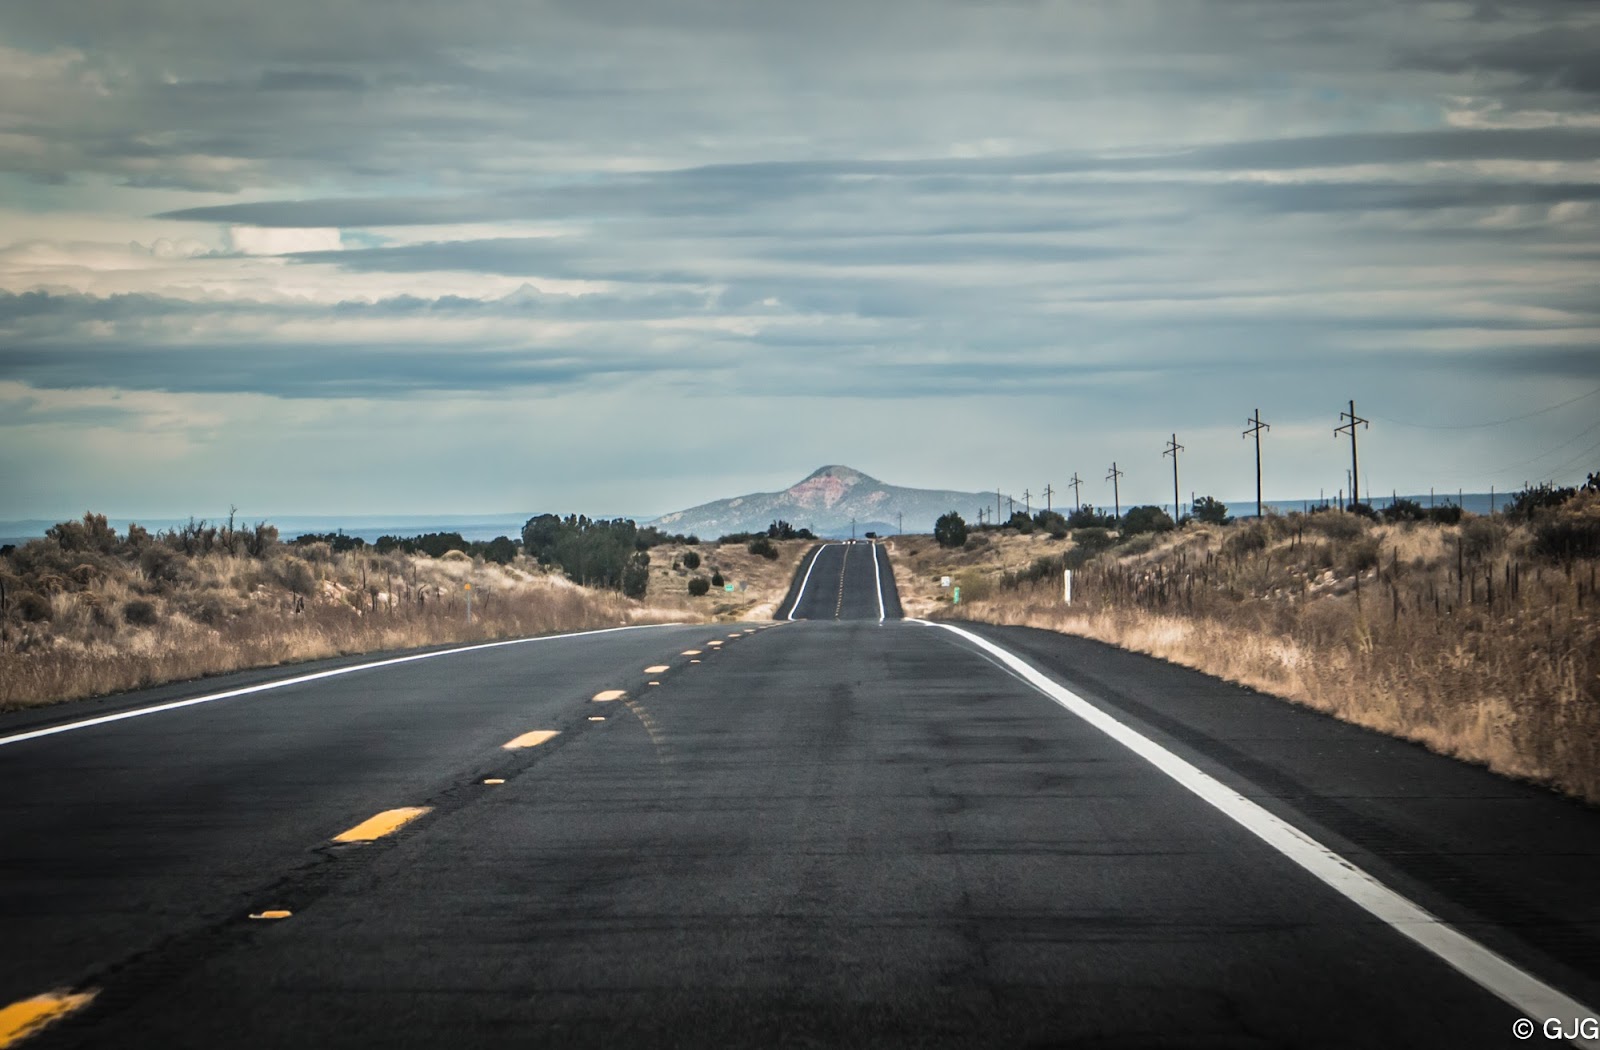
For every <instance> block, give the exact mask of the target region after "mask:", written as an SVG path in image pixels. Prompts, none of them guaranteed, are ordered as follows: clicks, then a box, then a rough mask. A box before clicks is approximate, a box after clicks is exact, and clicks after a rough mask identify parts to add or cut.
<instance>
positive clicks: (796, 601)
mask: <svg viewBox="0 0 1600 1050" xmlns="http://www.w3.org/2000/svg"><path fill="white" fill-rule="evenodd" d="M831 546H833V544H831V543H824V544H822V545H821V546H819V547H818V548H817V553H816V556H815V557H813V558H812V559H811V564H810V565H807V566H806V575H805V578H804V579H802V580H801V581H800V593H799V594H796V595H795V596H794V604H793V605H791V606H789V619H791V620H792V619H794V612H795V610H796V609H798V608H800V599H801V598H804V597H805V596H806V584H808V583H810V582H811V570H812V569H815V568H816V567H817V559H818V558H821V557H822V552H823V551H824V550H826V549H827V548H828V547H831Z"/></svg>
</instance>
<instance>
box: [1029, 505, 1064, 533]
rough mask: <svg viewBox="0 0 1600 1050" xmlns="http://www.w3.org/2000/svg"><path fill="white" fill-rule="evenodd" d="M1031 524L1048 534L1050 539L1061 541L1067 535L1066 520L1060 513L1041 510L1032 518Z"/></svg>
mask: <svg viewBox="0 0 1600 1050" xmlns="http://www.w3.org/2000/svg"><path fill="white" fill-rule="evenodd" d="M1033 523H1034V524H1035V525H1037V526H1038V527H1039V528H1041V529H1043V530H1044V531H1045V532H1048V533H1049V534H1050V538H1051V539H1057V540H1059V539H1061V538H1063V537H1065V536H1066V534H1067V519H1066V518H1065V517H1063V516H1062V515H1061V514H1060V512H1058V511H1053V510H1041V511H1040V512H1039V513H1037V514H1035V515H1034V516H1033Z"/></svg>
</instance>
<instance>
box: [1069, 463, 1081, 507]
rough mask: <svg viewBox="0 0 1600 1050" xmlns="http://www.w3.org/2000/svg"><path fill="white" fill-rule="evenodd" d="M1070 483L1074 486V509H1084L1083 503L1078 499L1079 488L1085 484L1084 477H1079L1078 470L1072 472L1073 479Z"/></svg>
mask: <svg viewBox="0 0 1600 1050" xmlns="http://www.w3.org/2000/svg"><path fill="white" fill-rule="evenodd" d="M1068 484H1069V485H1071V486H1072V509H1073V510H1075V511H1077V510H1082V509H1083V504H1082V503H1080V502H1079V501H1078V489H1079V488H1081V487H1082V486H1083V479H1082V478H1080V477H1078V472H1077V471H1076V470H1074V471H1073V472H1072V480H1071V481H1070V482H1068Z"/></svg>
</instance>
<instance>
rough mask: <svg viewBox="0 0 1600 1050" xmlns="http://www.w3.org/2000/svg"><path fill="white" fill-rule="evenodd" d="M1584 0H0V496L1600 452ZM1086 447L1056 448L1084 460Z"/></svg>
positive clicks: (414, 497)
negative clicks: (1258, 451)
mask: <svg viewBox="0 0 1600 1050" xmlns="http://www.w3.org/2000/svg"><path fill="white" fill-rule="evenodd" d="M1596 54H1600V5H1596V4H1593V3H1581V2H1560V0H1540V2H1530V3H1510V4H1498V3H1482V4H1470V3H1436V4H1394V3H1392V2H1390V0H1352V2H1348V3H1345V2H1339V3H1335V2H1326V3H1324V2H1318V0H1292V2H1291V0H1205V2H1183V0H1162V2H1149V0H1119V2H1114V3H1113V2H1096V0H1074V2H1070V3H1068V2H1062V3H1046V2H1027V0H1016V2H996V3H978V2H956V0H917V2H915V3H908V2H902V0H874V2H873V3H871V4H862V3H858V2H855V0H850V2H836V0H816V2H808V3H803V4H798V3H786V4H776V3H770V4H769V3H733V2H731V0H715V2H711V0H690V2H669V3H658V2H654V0H582V2H576V0H575V2H570V3H568V2H548V3H539V2H527V0H453V2H451V3H449V4H446V3H426V2H420V0H411V2H393V0H383V2H373V3H363V2H360V0H352V2H337V3H329V2H327V0H317V2H314V3H307V2H303V0H275V2H273V3H253V4H242V3H238V2H235V0H125V2H119V3H112V2H93V3H77V4H63V3H59V2H57V0H9V2H8V3H6V4H5V5H4V6H3V7H0V493H3V494H0V518H26V517H46V518H48V517H55V516H63V515H68V514H78V513H82V511H83V510H85V509H89V508H94V509H97V510H103V511H107V512H110V513H113V514H126V515H148V516H160V517H173V516H181V515H187V514H191V513H192V514H215V513H217V512H218V511H219V510H221V511H224V512H225V511H226V508H227V506H228V505H229V504H230V503H232V504H237V505H238V506H239V507H240V508H241V512H242V513H244V514H246V515H261V514H308V513H331V514H337V513H355V512H360V513H369V514H370V513H420V514H428V513H466V512H478V511H519V512H520V511H534V510H544V509H553V510H571V509H583V510H587V511H592V512H602V513H616V512H631V513H638V514H648V513H656V512H663V511H667V510H671V509H675V508H678V507H681V506H687V505H689V504H693V503H697V502H701V501H703V500H707V499H712V498H717V497H721V496H727V495H734V494H737V493H740V492H744V491H750V490H756V489H774V488H780V487H782V486H784V485H786V484H788V483H790V482H792V481H794V480H798V479H799V478H800V477H802V476H803V475H804V474H806V473H807V472H809V471H810V470H811V469H813V468H814V467H816V466H818V465H820V464H823V463H846V464H849V465H851V466H854V467H857V468H859V469H862V470H865V471H867V472H868V473H871V474H873V475H875V476H877V477H880V478H882V479H884V480H887V481H890V482H894V483H898V484H905V485H920V486H927V487H940V488H945V487H949V488H970V489H993V488H995V487H996V486H1000V487H1003V488H1005V489H1007V490H1008V491H1015V492H1017V493H1019V494H1020V492H1021V490H1022V489H1023V488H1025V487H1029V488H1032V489H1033V490H1034V491H1038V490H1039V489H1041V488H1043V486H1044V485H1045V484H1046V483H1053V484H1054V485H1055V486H1056V487H1057V488H1058V489H1059V488H1060V487H1061V485H1062V484H1063V482H1064V481H1065V480H1066V479H1067V478H1068V477H1069V476H1070V475H1071V474H1072V473H1073V472H1074V471H1077V472H1078V473H1079V474H1080V476H1081V477H1082V478H1084V479H1085V481H1086V482H1087V484H1086V485H1085V486H1084V488H1083V495H1084V498H1085V499H1089V500H1093V501H1095V502H1101V501H1104V502H1109V501H1110V500H1109V497H1110V486H1109V485H1108V484H1106V483H1104V482H1103V481H1102V480H1101V479H1102V478H1103V477H1104V476H1105V473H1106V470H1107V469H1108V467H1109V465H1110V463H1111V462H1112V461H1113V460H1116V461H1117V462H1118V464H1119V465H1120V466H1121V468H1122V469H1123V470H1125V471H1126V477H1125V479H1124V483H1123V490H1122V495H1123V502H1124V504H1127V503H1129V502H1132V501H1159V500H1162V499H1163V498H1170V495H1168V494H1170V492H1171V475H1170V472H1169V471H1170V461H1165V460H1163V459H1162V456H1161V450H1162V447H1163V445H1164V443H1165V441H1166V439H1167V438H1168V437H1169V435H1171V434H1173V433H1176V434H1177V436H1178V440H1179V441H1180V442H1182V443H1183V444H1184V445H1185V446H1186V448H1187V451H1186V452H1185V453H1184V458H1183V461H1182V469H1183V489H1184V497H1185V499H1187V497H1188V493H1189V491H1190V490H1194V491H1198V492H1202V493H1203V492H1210V493H1213V494H1215V495H1217V496H1219V497H1222V498H1225V499H1226V498H1234V499H1242V498H1245V497H1247V496H1252V495H1253V485H1254V480H1253V479H1254V475H1253V469H1254V466H1253V459H1252V458H1251V451H1250V446H1249V444H1248V443H1247V442H1245V441H1244V440H1242V438H1241V435H1240V431H1241V429H1242V427H1243V424H1244V421H1245V419H1246V417H1247V416H1248V415H1249V414H1250V413H1251V411H1252V410H1254V409H1257V408H1259V409H1260V410H1261V414H1262V418H1264V419H1265V420H1267V421H1268V422H1270V423H1271V424H1272V431H1271V433H1270V434H1269V435H1267V437H1266V440H1265V442H1264V447H1265V455H1266V478H1267V489H1268V495H1269V497H1271V496H1278V497H1282V498H1297V497H1302V496H1305V495H1307V494H1310V495H1313V496H1314V495H1315V494H1316V492H1317V491H1318V489H1319V488H1325V489H1327V490H1328V491H1329V493H1330V494H1331V493H1332V492H1333V490H1334V489H1336V488H1338V487H1340V486H1342V485H1344V483H1345V467H1346V466H1347V465H1348V446H1347V444H1343V443H1340V442H1338V441H1336V440H1335V439H1334V436H1333V433H1332V430H1333V427H1335V426H1336V425H1337V424H1338V423H1339V419H1338V413H1339V411H1340V410H1341V409H1342V408H1344V407H1345V403H1346V402H1347V401H1348V400H1349V399H1351V398H1354V399H1355V400H1356V405H1357V410H1358V412H1359V413H1360V414H1361V415H1363V416H1365V417H1367V418H1368V419H1370V420H1371V427H1370V429H1369V430H1367V431H1363V433H1362V435H1361V438H1362V446H1361V452H1362V466H1363V468H1364V469H1363V473H1364V475H1366V477H1367V479H1368V480H1370V484H1371V487H1372V489H1374V490H1376V491H1381V492H1383V493H1387V492H1388V491H1389V490H1390V489H1392V488H1398V489H1400V490H1401V491H1405V490H1407V489H1410V490H1413V491H1424V492H1425V491H1427V489H1428V487H1429V486H1430V485H1433V486H1437V487H1438V488H1439V489H1440V490H1446V489H1448V490H1454V489H1456V488H1458V487H1461V488H1465V489H1467V490H1468V491H1473V490H1479V491H1483V490H1487V489H1488V487H1489V486H1490V485H1494V486H1496V487H1497V488H1499V489H1501V490H1504V489H1507V488H1513V487H1517V486H1519V485H1520V484H1521V483H1522V482H1523V481H1526V480H1536V479H1540V478H1546V477H1554V478H1556V479H1558V480H1563V481H1571V480H1573V479H1578V478H1581V477H1582V476H1583V474H1584V472H1585V471H1587V470H1593V469H1600V74H1597V72H1596V70H1597V69H1600V66H1596V65H1595V63H1594V62H1593V61H1592V59H1593V56H1594V55H1596ZM1102 490H1104V491H1102Z"/></svg>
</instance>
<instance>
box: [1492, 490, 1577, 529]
mask: <svg viewBox="0 0 1600 1050" xmlns="http://www.w3.org/2000/svg"><path fill="white" fill-rule="evenodd" d="M1577 494H1578V490H1577V489H1575V488H1557V487H1556V486H1555V485H1552V484H1549V483H1548V482H1546V483H1545V484H1542V485H1529V486H1528V487H1527V488H1525V489H1523V490H1522V491H1521V492H1519V493H1517V494H1516V495H1515V496H1512V497H1511V502H1510V503H1507V504H1506V517H1508V518H1518V519H1520V520H1522V521H1532V520H1533V517H1534V515H1535V514H1536V513H1537V512H1539V511H1541V510H1549V509H1554V508H1556V507H1560V506H1562V505H1563V504H1565V503H1566V502H1567V501H1568V500H1570V499H1572V498H1573V497H1574V496H1576V495H1577Z"/></svg>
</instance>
